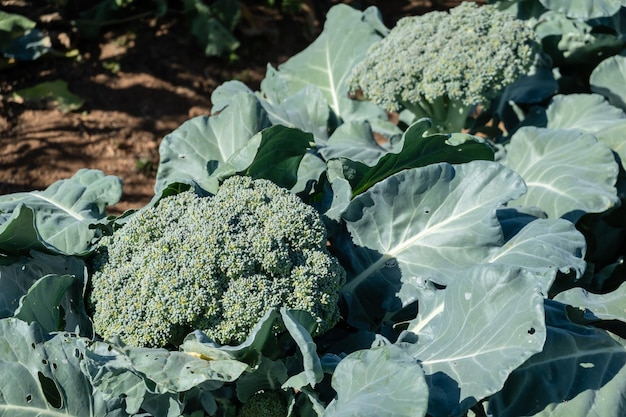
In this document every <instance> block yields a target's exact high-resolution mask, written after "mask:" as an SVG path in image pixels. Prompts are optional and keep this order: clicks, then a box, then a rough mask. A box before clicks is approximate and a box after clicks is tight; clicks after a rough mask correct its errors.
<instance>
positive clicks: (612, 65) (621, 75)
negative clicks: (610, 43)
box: [589, 55, 626, 110]
mask: <svg viewBox="0 0 626 417" xmlns="http://www.w3.org/2000/svg"><path fill="white" fill-rule="evenodd" d="M589 83H590V84H591V91H593V92H595V93H598V94H602V95H603V96H605V97H606V98H608V99H609V102H610V103H611V104H612V105H614V106H617V107H619V108H621V109H622V110H626V57H624V56H619V55H616V56H612V57H610V58H607V59H605V60H604V61H602V62H600V63H599V64H598V66H596V67H595V68H594V70H593V72H592V73H591V76H590V78H589Z"/></svg>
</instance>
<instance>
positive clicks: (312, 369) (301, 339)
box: [280, 308, 324, 390]
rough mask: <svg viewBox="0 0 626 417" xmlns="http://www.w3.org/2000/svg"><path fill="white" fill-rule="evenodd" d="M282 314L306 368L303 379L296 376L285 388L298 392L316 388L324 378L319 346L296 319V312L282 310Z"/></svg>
mask: <svg viewBox="0 0 626 417" xmlns="http://www.w3.org/2000/svg"><path fill="white" fill-rule="evenodd" d="M280 314H281V317H282V319H283V323H284V324H285V327H286V328H287V331H288V332H289V334H290V335H291V337H292V338H293V340H294V341H295V342H296V345H297V346H298V349H299V350H300V353H301V354H302V364H303V367H304V371H303V372H302V374H301V375H302V377H298V376H296V378H295V379H293V378H292V379H290V380H288V381H287V382H286V383H285V384H284V385H283V386H284V387H291V388H295V389H298V390H300V389H302V387H304V386H306V385H310V386H311V388H315V385H316V384H317V383H319V382H320V381H321V380H322V378H323V377H324V372H323V371H322V363H321V362H320V358H319V356H317V346H316V345H315V342H314V341H313V338H312V337H311V334H310V333H309V332H308V331H307V329H306V328H305V327H304V326H303V325H302V324H301V323H300V322H299V321H298V320H297V319H296V316H295V314H296V312H293V311H290V310H287V309H285V308H281V309H280Z"/></svg>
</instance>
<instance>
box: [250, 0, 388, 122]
mask: <svg viewBox="0 0 626 417" xmlns="http://www.w3.org/2000/svg"><path fill="white" fill-rule="evenodd" d="M346 28H350V30H349V31H346ZM387 31H388V30H387V28H385V27H384V25H383V24H382V21H381V18H380V14H379V13H378V10H377V9H376V8H373V7H372V8H369V9H367V10H366V11H365V12H360V11H358V10H356V9H354V8H352V7H350V6H348V5H345V4H338V5H336V6H334V7H333V8H331V9H330V11H329V12H328V15H327V16H326V22H325V24H324V30H323V32H322V34H321V35H320V36H319V37H318V38H317V39H316V40H315V41H313V43H311V45H309V46H308V47H307V48H306V49H305V50H304V51H302V52H300V53H299V54H297V55H294V56H293V57H291V58H290V59H289V60H287V61H286V62H285V63H283V64H281V65H280V66H279V67H278V73H275V74H274V76H273V77H269V78H268V80H267V82H265V81H264V83H263V84H262V86H261V87H262V91H263V92H264V93H265V94H267V95H270V96H271V95H272V94H273V93H272V91H271V90H272V89H274V88H277V87H280V88H281V89H284V88H286V90H283V91H285V92H286V95H285V93H283V96H284V97H286V96H291V95H293V94H295V93H296V92H298V91H300V90H301V89H303V88H305V87H307V86H309V85H310V84H313V85H315V86H317V87H318V88H319V89H320V90H321V92H322V94H323V95H324V98H325V99H326V102H327V103H328V105H329V106H330V108H331V109H332V111H333V112H334V113H335V114H336V115H337V116H338V117H340V118H342V119H346V120H348V119H350V118H354V117H357V118H358V117H360V116H355V114H357V113H360V114H361V115H363V114H369V115H371V114H376V116H375V117H383V118H384V117H385V115H384V112H383V111H382V109H379V108H378V107H377V106H374V105H372V103H367V102H358V101H355V100H351V99H350V98H349V97H348V92H349V87H348V83H347V79H348V76H349V75H350V72H351V71H352V68H353V67H354V65H355V64H356V63H357V62H359V61H360V60H362V59H363V57H364V56H365V53H366V52H367V49H368V48H369V47H370V45H372V44H373V43H375V42H377V41H379V40H380V39H382V37H383V36H384V35H385V34H386V33H387ZM277 77H278V79H277ZM284 97H283V98H284ZM365 108H368V109H367V110H365V111H363V110H364V109H365Z"/></svg>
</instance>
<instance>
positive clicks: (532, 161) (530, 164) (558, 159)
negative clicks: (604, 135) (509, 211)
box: [501, 127, 619, 222]
mask: <svg viewBox="0 0 626 417" xmlns="http://www.w3.org/2000/svg"><path fill="white" fill-rule="evenodd" d="M501 162H502V163H503V164H504V165H505V166H507V167H509V168H511V169H513V170H515V171H516V172H517V173H519V174H520V175H521V176H522V178H524V181H525V182H526V186H527V187H528V192H527V193H526V194H525V195H524V196H522V197H521V198H519V199H517V200H515V201H513V202H512V203H511V204H512V205H513V206H536V207H539V208H541V209H542V210H543V211H545V212H546V213H547V214H548V216H549V217H553V218H556V217H563V218H566V219H568V220H570V221H572V222H576V221H577V220H578V219H579V218H580V217H581V216H582V215H584V214H585V213H601V212H604V211H606V210H608V209H609V208H611V207H614V206H615V205H617V204H619V198H618V197H617V190H616V189H615V182H616V180H617V173H618V166H617V163H616V162H615V158H614V157H613V153H612V152H611V149H610V148H609V147H608V146H607V145H605V144H603V143H602V142H599V141H598V139H596V137H595V136H593V135H591V134H587V133H584V132H581V131H578V130H555V129H542V128H535V127H524V128H521V129H519V130H518V131H517V132H516V133H515V134H514V135H513V137H512V138H511V142H510V144H509V145H508V146H507V154H506V156H505V158H504V159H503V160H502V161H501Z"/></svg>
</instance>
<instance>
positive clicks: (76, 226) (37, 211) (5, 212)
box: [0, 169, 122, 255]
mask: <svg viewBox="0 0 626 417" xmlns="http://www.w3.org/2000/svg"><path fill="white" fill-rule="evenodd" d="M121 196H122V183H121V180H120V179H119V178H117V177H114V176H105V175H104V173H103V172H102V171H98V170H89V169H81V170H79V171H78V172H77V173H76V174H74V176H72V177H71V178H70V179H67V180H60V181H57V182H55V183H53V184H52V185H50V186H49V187H48V188H47V189H46V190H44V191H30V192H22V193H15V194H7V195H4V196H0V251H5V252H7V253H20V252H22V253H23V252H25V251H27V250H29V249H38V250H42V249H44V248H45V249H46V250H48V251H51V252H56V253H60V254H66V255H80V254H85V253H87V252H88V251H89V250H90V248H91V246H92V241H93V239H94V238H95V237H97V236H98V234H99V231H98V230H96V229H93V228H91V227H90V226H91V224H93V223H95V222H97V221H98V220H100V219H102V218H104V217H105V216H106V212H105V207H106V206H107V205H110V204H115V203H117V202H118V201H119V199H120V197H121ZM29 211H30V213H29ZM16 236H18V237H17V240H16ZM24 237H26V238H24ZM35 238H36V240H34V239H35Z"/></svg>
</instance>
